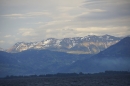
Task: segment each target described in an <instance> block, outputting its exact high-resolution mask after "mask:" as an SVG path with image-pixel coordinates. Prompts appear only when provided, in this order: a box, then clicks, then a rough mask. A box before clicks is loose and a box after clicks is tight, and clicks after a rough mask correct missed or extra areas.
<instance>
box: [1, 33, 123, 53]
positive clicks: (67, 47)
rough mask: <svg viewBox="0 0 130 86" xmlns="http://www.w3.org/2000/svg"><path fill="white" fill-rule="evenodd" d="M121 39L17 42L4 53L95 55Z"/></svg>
mask: <svg viewBox="0 0 130 86" xmlns="http://www.w3.org/2000/svg"><path fill="white" fill-rule="evenodd" d="M122 38H123V37H115V36H111V35H103V36H96V35H88V36H85V37H73V38H63V39H56V38H48V39H46V40H42V41H40V42H30V43H26V42H18V43H16V44H14V46H12V47H11V48H9V49H7V50H6V52H9V53H17V52H22V51H25V50H29V49H36V50H44V49H48V50H51V51H58V52H66V53H72V54H97V53H99V52H100V51H103V50H105V49H106V48H108V47H110V46H111V45H113V44H115V43H117V42H119V41H120V40H121V39H122ZM30 41H31V40H30ZM1 50H2V49H1Z"/></svg>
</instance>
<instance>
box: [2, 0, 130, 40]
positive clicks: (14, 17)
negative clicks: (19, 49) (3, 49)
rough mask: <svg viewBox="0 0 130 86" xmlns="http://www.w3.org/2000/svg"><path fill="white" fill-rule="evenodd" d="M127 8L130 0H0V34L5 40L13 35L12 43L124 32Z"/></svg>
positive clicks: (129, 16)
mask: <svg viewBox="0 0 130 86" xmlns="http://www.w3.org/2000/svg"><path fill="white" fill-rule="evenodd" d="M129 9H130V1H129V0H71V1H70V0H55V1H54V0H11V1H7V0H1V1H0V10H2V11H1V12H0V15H1V16H0V18H1V20H0V24H1V28H3V29H0V32H1V33H0V36H1V37H3V38H1V40H4V41H6V43H8V42H7V41H8V40H7V38H8V39H10V40H14V37H10V38H9V35H6V34H13V35H14V36H15V39H16V40H15V41H14V43H15V42H18V41H41V40H43V39H46V38H50V37H53V38H64V37H76V36H80V37H81V36H86V35H93V34H94V35H104V34H110V35H114V36H126V35H129V34H130V28H129V27H130V24H129V22H130V11H129ZM21 18H22V19H21ZM5 38H6V39H5ZM10 40H9V41H10Z"/></svg>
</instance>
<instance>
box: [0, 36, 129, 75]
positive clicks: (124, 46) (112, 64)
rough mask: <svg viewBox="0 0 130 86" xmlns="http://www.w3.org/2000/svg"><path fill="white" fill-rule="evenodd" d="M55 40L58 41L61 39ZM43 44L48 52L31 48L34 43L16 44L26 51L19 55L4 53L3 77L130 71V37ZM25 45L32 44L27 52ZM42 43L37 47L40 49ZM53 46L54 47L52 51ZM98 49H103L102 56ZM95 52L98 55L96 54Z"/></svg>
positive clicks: (0, 63) (0, 59)
mask: <svg viewBox="0 0 130 86" xmlns="http://www.w3.org/2000/svg"><path fill="white" fill-rule="evenodd" d="M53 40H54V39H53ZM55 40H57V41H58V39H55ZM39 43H41V44H39ZM39 43H38V44H39V47H42V46H45V44H46V46H47V47H46V48H47V49H45V48H42V49H39V48H38V49H37V48H36V49H35V48H34V49H33V47H32V48H30V49H28V47H29V46H30V44H28V43H16V44H15V45H14V47H15V46H17V47H16V48H14V51H15V49H16V50H18V49H20V48H21V49H23V51H17V53H9V52H5V51H0V77H5V76H6V75H16V76H18V75H33V74H37V75H40V74H56V73H74V72H75V73H79V72H82V73H96V72H102V71H105V70H114V71H128V70H130V37H125V38H118V37H114V36H110V35H104V36H86V37H81V38H80V37H77V38H64V39H62V40H61V41H60V42H58V43H57V42H56V41H54V42H52V39H47V40H45V41H43V42H39ZM42 43H43V44H42ZM56 43H57V44H59V45H56V46H62V47H60V48H57V47H56V48H55V49H54V44H56ZM71 43H72V44H71ZM78 43H79V44H78ZM20 44H21V45H20ZM25 44H28V45H26V49H24V48H25V47H23V48H22V47H21V46H25ZM32 44H33V43H32ZM38 44H37V43H36V44H34V45H36V46H38ZM74 44H75V45H74ZM110 44H111V46H110ZM34 45H32V46H34ZM63 45H64V46H69V45H73V46H71V47H72V48H65V47H63ZM108 45H109V46H108ZM36 46H35V47H36ZM51 46H52V47H53V48H50V47H51ZM85 46H89V47H85ZM56 49H57V50H56ZM58 49H59V51H60V50H63V49H64V50H66V51H67V50H68V51H69V50H72V49H73V51H74V50H75V51H76V50H77V51H78V52H79V50H81V51H84V52H90V51H91V53H87V54H70V53H66V52H65V51H64V52H59V51H58ZM96 49H97V50H99V49H101V50H99V51H98V52H99V53H98V52H97V51H96ZM12 50H13V48H12ZM92 50H93V51H95V52H92ZM10 52H11V51H10ZM12 52H13V51H12ZM15 52H16V51H15ZM93 53H94V54H93ZM95 53H97V54H95Z"/></svg>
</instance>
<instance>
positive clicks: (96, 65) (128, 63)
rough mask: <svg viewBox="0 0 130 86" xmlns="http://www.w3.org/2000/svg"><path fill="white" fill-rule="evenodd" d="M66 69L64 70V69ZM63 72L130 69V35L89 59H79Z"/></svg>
mask: <svg viewBox="0 0 130 86" xmlns="http://www.w3.org/2000/svg"><path fill="white" fill-rule="evenodd" d="M63 69H64V71H62V70H63ZM63 69H62V70H61V71H62V72H73V71H76V72H80V71H82V72H101V71H105V70H119V71H122V70H130V37H126V38H124V39H122V40H121V41H120V42H118V43H117V44H115V45H112V46H110V47H109V48H107V49H106V50H104V51H102V52H100V53H98V54H96V55H94V56H92V57H91V58H89V59H85V60H82V61H77V62H75V63H73V64H72V65H70V66H68V67H64V68H63Z"/></svg>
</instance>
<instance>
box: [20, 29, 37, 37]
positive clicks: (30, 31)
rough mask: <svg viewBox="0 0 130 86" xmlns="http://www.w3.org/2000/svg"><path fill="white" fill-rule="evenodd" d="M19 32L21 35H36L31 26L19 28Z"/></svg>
mask: <svg viewBox="0 0 130 86" xmlns="http://www.w3.org/2000/svg"><path fill="white" fill-rule="evenodd" d="M19 34H21V35H22V36H36V35H38V34H37V33H36V32H35V30H34V29H32V28H20V29H19Z"/></svg>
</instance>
